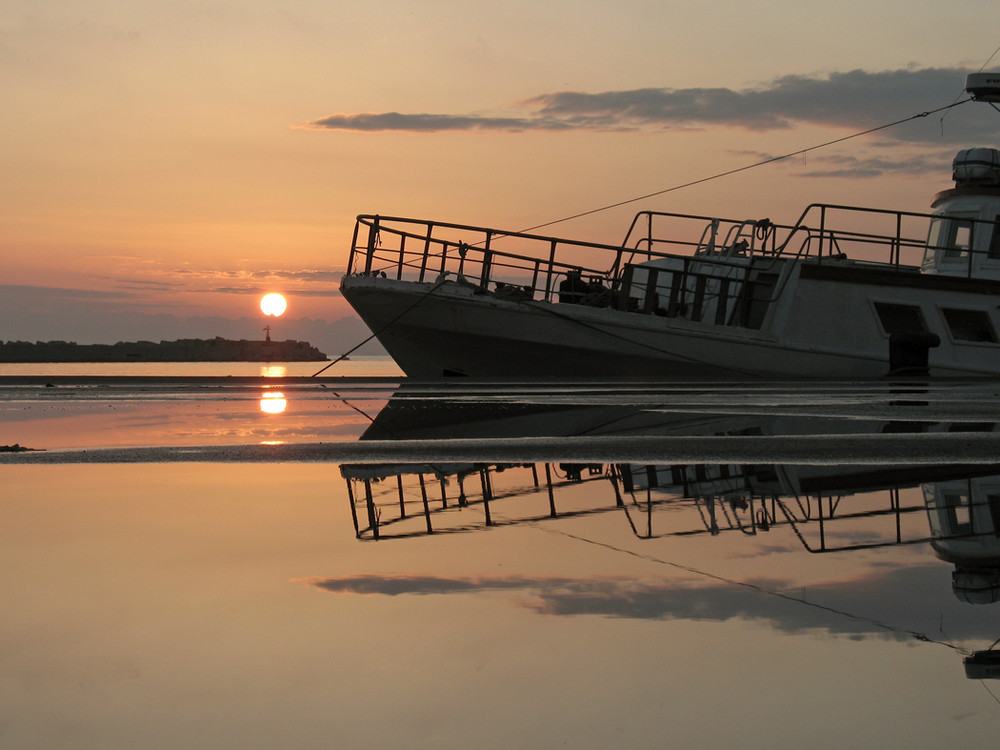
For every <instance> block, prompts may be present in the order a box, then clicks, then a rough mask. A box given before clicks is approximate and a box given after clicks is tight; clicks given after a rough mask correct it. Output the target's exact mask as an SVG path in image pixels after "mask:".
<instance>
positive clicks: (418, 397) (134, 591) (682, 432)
mask: <svg viewBox="0 0 1000 750" xmlns="http://www.w3.org/2000/svg"><path fill="white" fill-rule="evenodd" d="M8 374H10V373H8ZM36 374H40V375H49V376H52V377H56V376H60V375H69V376H74V377H78V378H81V379H79V380H77V381H76V382H71V381H64V380H61V379H60V380H59V382H58V383H49V384H46V383H44V382H41V383H24V382H20V381H18V382H11V381H10V379H7V380H6V381H4V379H2V378H0V445H13V444H15V443H17V444H20V445H22V446H26V447H30V448H37V449H40V450H39V451H38V452H32V453H4V454H0V463H3V464H5V465H2V466H0V474H2V477H3V488H4V489H3V492H2V494H0V505H2V509H3V510H2V512H3V518H4V523H3V524H2V526H0V563H2V564H0V592H2V594H3V599H4V602H5V603H6V607H5V614H6V616H5V617H4V618H3V620H2V623H0V639H2V642H3V643H4V644H5V646H6V648H5V658H4V660H3V665H2V666H0V744H2V746H3V747H4V748H37V747H74V748H97V747H100V748H108V747H152V748H157V747H164V748H176V747H191V748H201V747H205V748H208V747H212V748H216V747H220V746H225V747H229V746H239V747H251V748H255V747H261V748H265V747H266V748H271V747H275V746H278V745H281V746H288V747H303V748H313V747H315V748H320V747H322V748H327V747H341V748H371V747H387V746H395V747H415V748H424V747H428V748H429V747H456V748H457V747H463V748H465V747H470V746H476V747H497V748H499V747H504V748H508V747H546V748H548V747H553V746H560V745H565V746H571V747H582V748H598V747H600V748H605V747H650V748H652V747H657V748H659V747H664V746H677V747H706V748H722V747H726V748H731V747H762V748H763V747H768V748H774V747H793V746H803V745H807V746H810V747H822V748H834V747H837V748H840V747H844V746H846V745H850V746H876V745H878V746H884V747H897V746H905V747H916V748H923V747H927V748H930V747H935V748H937V747H941V746H943V745H945V744H948V745H953V746H954V745H957V746H963V745H964V746H969V747H982V746H987V744H986V743H991V742H992V741H993V739H994V737H995V735H996V732H997V730H998V729H1000V702H998V700H997V696H1000V682H997V681H995V680H993V679H990V678H989V677H988V675H989V674H991V673H992V672H993V670H992V667H991V664H990V663H989V658H988V654H987V655H984V654H983V653H982V652H985V651H987V650H988V649H990V647H991V646H992V645H993V644H994V643H995V642H996V641H997V639H998V638H1000V609H998V604H996V603H995V602H996V601H997V598H998V597H997V593H998V591H1000V572H998V566H1000V540H998V538H997V534H998V530H1000V524H998V522H997V519H1000V466H997V465H994V462H993V457H994V456H995V457H996V463H997V464H1000V453H997V452H995V451H994V450H993V446H994V444H995V441H996V439H997V434H998V433H997V429H996V424H997V423H1000V413H998V405H997V398H996V396H997V394H998V393H1000V383H996V382H987V381H976V382H971V383H944V384H940V383H934V384H928V383H888V382H886V383H877V384H855V383H827V384H806V385H803V384H797V385H793V384H766V383H755V384H740V385H733V384H728V385H723V384H686V385H685V384H678V385H675V386H669V387H666V386H654V385H649V384H579V383H574V384H540V385H539V384H536V385H525V384H509V383H507V384H489V385H475V384H473V385H469V384H467V383H466V384H458V385H456V384H447V383H446V384H424V385H412V384H404V383H401V382H394V381H391V380H389V379H386V378H385V377H377V378H373V377H370V376H368V377H366V376H364V375H361V376H350V377H346V378H331V379H323V380H322V381H321V382H303V381H301V380H298V379H294V380H289V379H288V377H291V378H295V375H296V374H295V373H290V374H288V376H287V377H286V378H285V379H281V378H280V377H279V378H278V379H276V380H274V382H273V383H272V382H263V381H256V380H253V379H251V380H250V381H240V382H238V383H226V382H219V381H215V380H205V379H203V377H202V376H203V375H204V374H205V373H203V372H187V373H183V372H182V373H170V374H171V375H173V376H175V377H174V379H172V380H169V381H161V380H154V381H150V380H143V379H142V376H147V375H156V374H162V373H140V374H139V375H138V376H136V375H135V374H134V373H126V374H127V375H130V376H135V377H136V378H138V379H135V380H132V381H129V380H127V379H126V380H113V381H109V382H94V381H93V380H88V379H87V378H84V377H82V375H87V374H105V373H83V374H81V373H62V372H47V373H36ZM112 374H116V373H112ZM216 374H218V373H216ZM223 374H224V375H231V374H232V373H223ZM248 374H249V375H251V376H257V375H260V373H259V372H258V373H248ZM378 375H379V376H382V375H388V374H387V373H382V372H379V373H378ZM389 377H390V378H391V377H392V376H389ZM47 385H48V387H46V386H47ZM279 393H280V394H281V396H280V397H279V396H277V395H275V394H279ZM282 402H283V403H282ZM817 440H819V441H827V442H825V443H822V442H810V441H817ZM701 441H710V442H701ZM644 443H648V444H650V445H654V446H655V447H656V451H658V453H657V456H658V457H659V458H661V459H662V460H658V461H656V462H651V461H648V460H645V459H647V458H648V457H649V456H648V455H647V454H646V452H645V450H644V448H643V447H642V446H643V444H644ZM820 444H822V445H823V446H824V447H823V449H822V451H820V450H819V449H815V450H814V449H813V448H811V447H810V446H813V445H820ZM419 445H424V446H430V447H431V448H433V450H430V451H429V452H428V451H425V454H426V455H422V456H421V460H420V461H419V462H417V463H414V462H412V461H408V460H406V459H407V457H408V453H407V450H410V449H411V448H412V447H413V446H419ZM702 445H706V446H711V452H712V453H711V456H709V458H711V460H703V461H698V460H689V459H690V455H691V451H692V450H695V451H696V452H697V450H700V447H699V446H702ZM219 446H233V447H234V448H235V449H238V450H237V451H236V452H235V453H234V454H233V455H235V456H237V459H235V460H223V461H219V460H203V458H200V457H199V458H196V459H195V460H183V459H184V456H185V455H189V456H194V457H197V456H198V450H199V449H204V448H212V447H219ZM280 446H285V447H303V448H306V447H308V448H310V449H311V452H309V453H308V454H306V455H308V460H274V457H275V455H277V454H272V453H268V451H269V450H271V449H273V448H275V447H280ZM347 446H352V447H353V448H354V449H357V448H358V446H361V447H362V448H364V447H366V446H370V447H371V449H372V450H371V452H365V451H362V452H360V453H357V454H356V455H355V454H352V456H353V457H352V458H351V460H350V461H344V460H331V459H330V457H331V456H333V457H336V456H338V455H339V454H338V451H343V450H346V447H347ZM393 446H399V448H400V449H399V450H398V451H394V450H393ZM692 446H693V447H692ZM796 446H798V447H802V446H805V447H806V448H807V449H808V450H806V451H805V453H804V454H803V453H801V452H800V454H799V455H804V456H805V458H804V460H801V461H799V462H798V463H784V462H781V461H776V460H771V459H773V458H775V457H780V456H784V455H786V454H787V453H788V451H789V450H790V449H793V448H796ZM858 446H863V447H864V450H858ZM94 448H101V449H103V450H104V452H103V453H100V454H99V460H97V461H94V462H88V463H81V462H80V461H81V455H83V454H87V453H88V452H89V451H91V450H92V449H94ZM140 448H141V449H142V450H143V451H146V452H145V453H138V452H137V450H138V449H140ZM404 448H405V449H406V450H403V449H404ZM504 450H507V451H512V455H514V457H515V458H516V457H517V455H518V451H522V452H523V453H524V454H525V455H528V454H529V453H530V454H531V456H532V460H511V461H500V460H496V455H495V454H497V453H498V452H500V451H504ZM600 450H606V451H608V456H607V460H594V459H595V458H599V457H600V456H599V455H597V454H596V453H595V451H600ZM963 451H965V452H967V454H968V455H967V456H965V457H964V458H963ZM672 452H673V453H672ZM674 454H676V455H677V456H683V457H684V458H685V460H684V461H672V460H670V459H671V457H672V456H673V455H674ZM772 454H773V455H772ZM706 455H707V454H706ZM425 459H427V460H425ZM848 459H849V460H848ZM42 460H44V461H45V463H40V461H42ZM977 654H978V655H977Z"/></svg>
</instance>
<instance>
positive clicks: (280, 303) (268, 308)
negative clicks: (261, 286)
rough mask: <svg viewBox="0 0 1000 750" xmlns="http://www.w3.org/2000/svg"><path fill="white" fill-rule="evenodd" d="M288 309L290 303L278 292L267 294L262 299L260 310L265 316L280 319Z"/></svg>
mask: <svg viewBox="0 0 1000 750" xmlns="http://www.w3.org/2000/svg"><path fill="white" fill-rule="evenodd" d="M287 307H288V303H287V302H286V301H285V298H284V297H283V296H282V295H280V294H278V293H277V292H271V293H270V294H265V295H264V296H263V297H261V298H260V310H261V312H263V313H264V314H265V315H273V316H275V317H278V316H279V315H281V314H282V313H283V312H285V309H286V308H287Z"/></svg>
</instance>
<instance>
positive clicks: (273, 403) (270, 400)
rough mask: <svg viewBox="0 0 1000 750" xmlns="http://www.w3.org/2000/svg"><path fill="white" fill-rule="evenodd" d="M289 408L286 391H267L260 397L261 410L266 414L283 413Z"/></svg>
mask: <svg viewBox="0 0 1000 750" xmlns="http://www.w3.org/2000/svg"><path fill="white" fill-rule="evenodd" d="M287 408H288V400H287V399H286V398H285V394H284V393H279V392H278V391H266V392H265V393H263V394H262V395H261V397H260V410H261V411H262V412H264V413H265V414H281V413H282V412H284V411H285V409H287Z"/></svg>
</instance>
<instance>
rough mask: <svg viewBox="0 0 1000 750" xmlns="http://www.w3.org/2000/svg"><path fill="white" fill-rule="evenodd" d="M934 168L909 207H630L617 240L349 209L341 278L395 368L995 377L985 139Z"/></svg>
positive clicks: (998, 267)
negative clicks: (732, 213) (721, 211)
mask: <svg viewBox="0 0 1000 750" xmlns="http://www.w3.org/2000/svg"><path fill="white" fill-rule="evenodd" d="M966 90H967V91H968V92H969V93H970V94H971V95H972V98H973V99H977V100H980V101H986V102H989V103H991V104H992V103H995V102H998V101H1000V75H998V74H995V73H994V74H974V75H972V76H970V77H969V80H968V81H967V85H966ZM952 173H953V174H952V176H953V179H954V183H955V184H954V187H952V188H950V189H946V190H944V191H943V192H940V193H939V194H938V195H937V196H936V197H935V198H934V200H933V203H932V205H931V210H930V212H928V213H916V212H909V211H898V210H886V209H877V208H870V207H857V206H844V205H832V204H822V203H815V204H811V205H809V206H807V207H806V209H805V210H804V211H803V212H802V214H801V215H800V217H799V218H798V220H796V221H795V222H793V223H791V224H779V223H776V222H772V221H771V220H770V219H768V218H762V219H725V218H719V217H714V216H698V215H691V214H679V213H667V212H654V211H640V212H639V213H638V214H636V216H635V218H634V219H633V221H632V223H631V225H630V226H629V228H628V231H627V232H626V235H625V239H624V241H623V242H622V243H621V244H604V243H599V242H586V241H581V240H576V239H568V238H560V237H554V236H547V235H542V234H536V233H531V232H520V231H506V230H501V229H495V228H487V227H476V226H470V225H463V224H455V223H448V222H437V221H431V220H426V219H412V218H405V217H393V216H380V215H377V214H362V215H360V216H358V217H357V221H356V224H355V229H354V236H353V240H352V244H351V250H350V256H349V259H348V266H347V273H346V275H345V276H344V277H343V279H342V281H341V285H340V289H341V292H342V293H343V295H344V297H345V298H346V299H347V300H348V301H349V302H350V304H351V305H352V306H353V308H354V309H355V311H356V312H357V313H358V314H359V316H360V317H361V318H362V320H363V321H364V322H365V323H366V325H367V326H368V327H369V328H370V329H371V331H372V332H373V335H374V336H375V337H377V339H378V340H379V342H380V343H381V344H382V345H383V346H384V347H385V349H386V350H387V352H388V353H389V354H390V355H391V356H392V357H393V359H394V360H395V361H396V363H397V364H398V365H399V367H400V368H401V369H402V370H403V372H405V373H406V375H407V376H409V377H411V378H419V379H436V378H441V377H445V376H470V377H477V378H601V377H613V378H621V377H630V378H642V379H688V378H691V379H703V378H716V379H727V378H746V377H764V378H782V377H784V378H788V377H791V378H881V377H885V376H887V375H899V374H912V373H917V374H921V375H928V376H932V377H962V376H990V375H994V376H995V375H1000V336H998V331H1000V223H998V218H1000V150H998V149H994V148H986V147H984V148H967V149H963V150H961V151H960V152H959V153H958V154H957V156H956V157H955V159H954V161H953V164H952Z"/></svg>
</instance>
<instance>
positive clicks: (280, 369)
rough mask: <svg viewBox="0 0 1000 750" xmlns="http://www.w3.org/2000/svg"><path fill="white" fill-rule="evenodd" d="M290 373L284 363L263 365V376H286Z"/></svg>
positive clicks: (261, 369) (261, 368) (261, 374)
mask: <svg viewBox="0 0 1000 750" xmlns="http://www.w3.org/2000/svg"><path fill="white" fill-rule="evenodd" d="M287 375H288V368H287V367H285V366H284V365H261V367H260V376H261V377H262V378H284V377H286V376H287Z"/></svg>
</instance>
